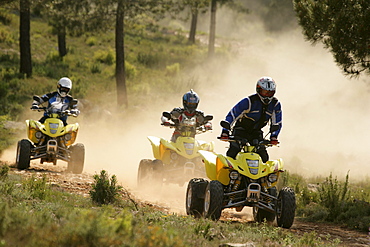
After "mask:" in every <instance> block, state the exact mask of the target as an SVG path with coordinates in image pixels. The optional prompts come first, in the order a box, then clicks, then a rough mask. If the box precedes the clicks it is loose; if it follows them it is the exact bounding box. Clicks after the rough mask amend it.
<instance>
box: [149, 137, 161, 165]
mask: <svg viewBox="0 0 370 247" xmlns="http://www.w3.org/2000/svg"><path fill="white" fill-rule="evenodd" d="M148 140H149V141H150V144H151V145H152V151H153V156H154V158H155V159H158V160H160V159H161V151H160V146H161V138H158V137H155V136H148ZM162 149H163V148H162ZM163 152H164V150H163V151H162V153H163Z"/></svg>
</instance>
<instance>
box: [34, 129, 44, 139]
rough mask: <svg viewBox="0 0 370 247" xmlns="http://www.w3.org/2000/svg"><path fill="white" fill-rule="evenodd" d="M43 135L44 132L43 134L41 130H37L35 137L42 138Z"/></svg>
mask: <svg viewBox="0 0 370 247" xmlns="http://www.w3.org/2000/svg"><path fill="white" fill-rule="evenodd" d="M42 136H43V134H42V132H41V131H37V132H36V133H35V137H36V138H37V139H41V137H42Z"/></svg>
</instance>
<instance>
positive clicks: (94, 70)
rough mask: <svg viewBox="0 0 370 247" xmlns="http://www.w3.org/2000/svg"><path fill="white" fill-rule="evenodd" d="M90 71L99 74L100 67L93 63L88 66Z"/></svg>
mask: <svg viewBox="0 0 370 247" xmlns="http://www.w3.org/2000/svg"><path fill="white" fill-rule="evenodd" d="M90 72H91V73H93V74H100V73H101V68H100V65H99V64H96V63H94V64H93V65H91V67H90Z"/></svg>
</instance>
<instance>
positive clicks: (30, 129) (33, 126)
mask: <svg viewBox="0 0 370 247" xmlns="http://www.w3.org/2000/svg"><path fill="white" fill-rule="evenodd" d="M26 126H27V136H28V139H30V140H31V141H32V142H33V143H38V142H39V140H38V139H37V138H36V136H35V133H36V132H37V131H41V129H42V128H43V125H42V124H41V123H40V122H39V121H36V120H32V119H30V120H26Z"/></svg>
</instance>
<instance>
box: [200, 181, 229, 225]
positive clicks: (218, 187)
mask: <svg viewBox="0 0 370 247" xmlns="http://www.w3.org/2000/svg"><path fill="white" fill-rule="evenodd" d="M223 198H224V189H223V185H222V184H221V182H220V181H217V180H212V181H211V182H209V183H208V185H207V188H206V191H205V198H204V212H203V214H204V217H206V218H211V219H212V220H219V219H220V217H221V212H222V202H223Z"/></svg>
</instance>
